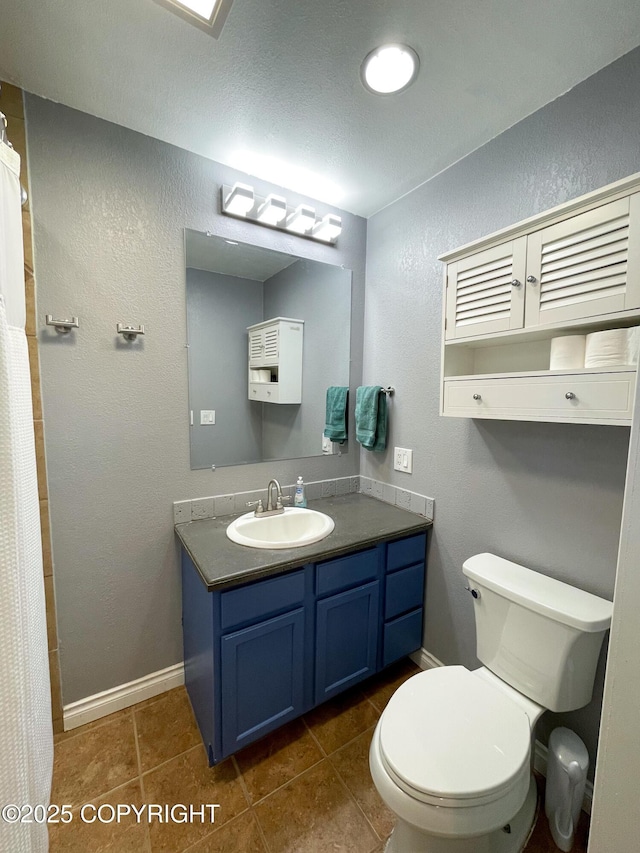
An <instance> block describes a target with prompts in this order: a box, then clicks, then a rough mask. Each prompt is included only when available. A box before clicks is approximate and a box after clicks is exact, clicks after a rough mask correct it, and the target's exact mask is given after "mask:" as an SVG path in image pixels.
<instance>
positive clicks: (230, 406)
mask: <svg viewBox="0 0 640 853" xmlns="http://www.w3.org/2000/svg"><path fill="white" fill-rule="evenodd" d="M185 257H186V288H187V336H188V345H189V348H188V367H189V408H190V410H191V426H190V438H191V468H192V469H197V468H211V467H212V466H215V467H216V468H217V467H219V466H223V465H242V464H247V463H252V462H267V461H269V462H271V461H275V460H281V459H296V458H300V457H305V456H321V455H322V431H323V429H324V423H325V398H326V391H327V388H328V387H329V386H330V385H348V384H349V363H350V338H351V270H346V269H343V268H342V267H339V266H334V265H332V264H326V263H321V262H319V261H312V260H308V259H305V258H299V257H295V256H293V255H288V254H284V253H282V252H276V251H273V250H271V249H263V248H261V247H258V246H251V245H248V244H245V243H236V242H235V241H231V240H226V239H224V238H222V237H217V236H215V235H213V236H212V235H209V234H205V233H202V232H199V231H192V230H190V229H185ZM276 317H287V318H295V319H297V320H302V321H304V340H303V347H302V393H301V397H300V399H301V402H300V403H296V404H274V403H269V402H260V401H257V400H255V399H254V400H251V399H249V383H248V380H249V378H250V374H249V357H248V334H247V327H248V326H252V325H255V324H257V323H261V322H263V321H265V320H269V319H271V318H276Z"/></svg>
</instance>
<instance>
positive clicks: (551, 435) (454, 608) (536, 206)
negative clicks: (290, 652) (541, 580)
mask: <svg viewBox="0 0 640 853" xmlns="http://www.w3.org/2000/svg"><path fill="white" fill-rule="evenodd" d="M639 92H640V50H636V51H634V52H633V53H631V54H629V55H627V56H626V57H624V58H623V59H621V60H619V61H618V62H616V63H614V64H613V65H611V66H609V67H608V68H606V69H605V70H603V71H602V72H601V73H599V74H597V75H596V76H594V77H592V78H591V79H589V80H587V81H585V82H584V83H583V84H581V85H580V86H578V87H576V88H575V89H574V90H572V91H571V92H569V93H567V94H566V95H564V96H563V97H562V98H560V99H558V100H557V101H555V102H553V103H552V104H549V105H548V106H546V107H545V108H543V109H542V110H540V111H539V112H537V113H535V114H534V115H532V116H530V117H529V118H527V119H525V120H524V121H522V122H520V123H519V124H517V125H516V126H515V127H513V128H511V129H510V130H508V131H507V132H506V133H503V134H502V135H501V136H499V137H497V138H496V139H494V140H492V141H491V142H490V143H488V144H487V145H486V146H484V147H483V148H481V149H479V150H478V151H476V152H474V153H473V154H472V155H470V156H469V157H467V158H465V159H464V160H462V161H461V162H459V163H457V164H455V165H454V166H452V167H451V168H450V169H448V170H447V171H445V172H443V173H442V174H440V175H439V176H437V177H436V178H434V179H433V180H431V181H429V182H428V183H426V184H424V185H422V186H421V187H419V188H417V189H416V190H414V191H413V192H412V193H410V194H409V195H408V196H406V197H404V198H402V199H401V200H399V201H398V202H396V203H395V204H393V205H391V206H390V207H387V208H386V209H384V210H383V211H381V212H380V213H378V214H376V215H375V216H374V217H373V218H371V219H370V220H369V221H368V233H367V303H366V317H365V350H364V364H365V369H364V382H365V383H373V382H380V383H381V384H387V383H391V384H393V385H395V387H396V394H395V396H394V397H393V398H392V401H391V414H390V424H391V427H390V442H389V443H390V446H391V447H393V445H394V444H395V445H401V446H403V447H412V448H415V452H414V473H413V475H410V476H408V475H404V474H402V473H394V472H393V471H392V455H391V451H390V450H388V451H387V452H386V453H385V454H384V455H383V456H380V457H378V456H376V455H375V454H362V455H361V463H362V470H361V473H362V474H363V475H365V476H370V477H375V478H376V479H379V480H384V481H386V482H390V483H393V484H394V485H398V486H404V487H405V488H409V489H411V490H412V491H416V492H419V493H422V494H426V495H430V496H432V497H434V498H435V499H436V518H435V526H434V529H433V534H432V538H431V546H430V554H429V568H428V580H427V589H426V622H425V636H424V646H425V648H427V649H428V650H429V651H430V652H432V653H433V654H434V655H436V656H437V657H438V658H440V659H441V660H442V661H444V662H445V663H449V664H452V663H462V664H464V665H467V666H474V665H476V658H475V636H474V622H473V612H472V604H471V599H470V597H469V596H468V593H466V592H465V591H464V578H463V576H462V574H461V566H462V563H463V561H464V560H465V559H466V558H467V557H469V556H470V555H472V554H474V553H477V552H481V551H493V552H495V553H497V554H500V555H502V556H504V557H507V558H508V559H512V560H515V561H517V562H521V563H523V564H524V565H527V566H530V567H532V568H535V569H540V570H541V571H544V572H545V573H547V574H549V575H552V576H554V577H557V578H559V579H561V580H564V581H568V582H572V583H575V585H577V586H580V587H583V588H584V589H587V590H589V591H590V592H594V593H597V594H601V595H604V596H606V597H609V598H610V597H612V594H613V583H614V575H615V567H616V555H617V548H618V537H619V530H620V519H621V511H622V497H623V488H624V476H625V463H626V456H627V448H628V439H629V430H628V429H626V428H624V427H605V426H583V425H567V424H545V423H515V422H513V423H510V422H507V421H504V422H501V421H494V422H491V421H473V420H465V419H457V418H440V417H439V416H438V395H439V367H440V341H441V317H442V314H441V312H442V286H443V285H442V282H443V269H442V265H441V264H440V263H439V262H438V260H437V256H438V255H439V254H440V253H442V252H444V251H446V250H449V249H453V248H455V247H456V246H458V245H462V244H464V243H467V242H469V241H471V240H474V239H476V238H478V237H481V236H483V235H485V234H487V233H490V232H491V231H494V230H496V229H498V228H501V227H503V226H507V225H509V224H511V223H513V222H517V221H518V220H520V219H523V218H525V217H528V216H531V215H533V214H536V213H538V212H540V211H543V210H546V209H547V208H549V207H552V206H554V205H556V204H559V203H561V202H563V201H565V200H567V199H570V198H573V197H575V196H579V195H581V194H582V193H585V192H588V191H590V190H594V189H596V188H598V187H600V186H603V185H604V184H607V183H609V182H612V181H614V180H617V179H619V178H623V177H625V176H626V175H629V174H631V173H633V172H637V171H639V170H640V96H639V94H638V93H639ZM602 671H603V666H602V661H601V667H600V672H599V676H598V685H597V688H596V694H597V695H596V699H595V700H594V702H593V703H592V704H591V705H590V706H588V707H587V708H585V709H583V710H580V711H577V712H574V713H572V714H567V715H564V716H563V717H561V718H558V717H557V716H554V715H545V717H544V718H543V724H542V730H543V733H544V732H545V731H548V730H549V729H550V728H551V727H552V726H553V725H556V724H558V722H560V720H562V721H564V722H566V724H568V725H570V726H571V727H573V728H574V729H575V730H576V731H577V732H578V733H579V734H580V735H581V736H582V737H583V738H584V740H585V741H586V743H587V746H588V747H589V749H590V751H591V754H592V758H595V756H594V751H595V744H596V739H597V728H598V717H599V709H600V693H601V690H602ZM592 766H593V765H592Z"/></svg>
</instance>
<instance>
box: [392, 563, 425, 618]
mask: <svg viewBox="0 0 640 853" xmlns="http://www.w3.org/2000/svg"><path fill="white" fill-rule="evenodd" d="M423 595H424V563H418V564H417V565H415V566H409V568H407V569H400V571H397V572H394V573H393V574H392V575H387V580H386V596H385V603H384V618H385V619H393V618H394V617H396V616H399V615H400V614H401V613H406V612H407V611H408V610H414V609H415V608H416V607H422V598H423Z"/></svg>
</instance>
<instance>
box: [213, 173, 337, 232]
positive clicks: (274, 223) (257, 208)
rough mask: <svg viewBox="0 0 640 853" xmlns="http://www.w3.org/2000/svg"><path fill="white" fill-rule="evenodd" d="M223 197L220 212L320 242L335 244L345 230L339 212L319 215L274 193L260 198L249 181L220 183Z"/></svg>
mask: <svg viewBox="0 0 640 853" xmlns="http://www.w3.org/2000/svg"><path fill="white" fill-rule="evenodd" d="M220 199H221V212H222V213H224V214H225V215H226V216H233V217H235V218H236V219H246V220H248V221H249V222H253V223H255V224H256V225H266V226H267V228H275V229H277V230H278V231H288V232H289V233H291V234H299V235H300V236H302V237H308V238H310V239H311V240H318V241H319V242H321V243H330V244H331V245H335V243H336V241H337V239H338V237H339V236H340V233H341V231H342V219H341V218H340V217H339V216H338V215H337V214H335V213H327V214H326V215H325V216H324V217H322V218H317V217H316V212H315V209H314V208H313V207H310V206H309V205H308V204H299V205H298V206H297V207H296V208H292V207H288V206H287V200H286V198H284V196H281V195H276V194H275V193H270V194H269V195H268V196H267V197H266V198H261V197H260V196H258V195H255V193H254V191H253V187H252V186H249V184H243V183H240V182H236V183H235V184H234V185H233V186H232V187H228V186H223V187H221V189H220ZM207 233H208V232H207ZM227 242H228V243H229V242H231V241H230V240H227Z"/></svg>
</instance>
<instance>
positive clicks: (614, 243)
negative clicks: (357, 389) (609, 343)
mask: <svg viewBox="0 0 640 853" xmlns="http://www.w3.org/2000/svg"><path fill="white" fill-rule="evenodd" d="M440 259H441V260H443V261H445V262H446V264H447V266H446V272H445V296H444V312H443V313H444V323H443V325H444V329H443V358H442V393H441V414H443V415H450V416H455V417H479V418H503V419H513V420H551V421H565V422H574V423H575V422H584V423H594V422H596V423H608V424H626V425H628V424H629V423H630V421H631V411H632V407H633V395H634V388H635V371H636V367H635V365H628V366H620V367H614V368H609V369H607V370H601V369H596V370H587V369H581V370H576V371H564V372H558V371H550V370H549V353H550V342H551V338H553V337H556V336H558V335H563V334H585V333H588V332H591V331H598V330H600V329H608V328H615V327H620V326H634V325H638V324H640V175H634V176H632V177H631V178H628V179H625V180H624V181H619V182H617V183H616V184H612V185H611V186H609V187H604V188H603V189H601V190H598V191H596V192H595V193H590V194H589V195H587V196H583V197H582V198H579V199H576V200H574V201H571V202H568V203H567V204H564V205H561V206H559V207H557V208H554V209H553V210H550V211H547V212H545V213H543V214H540V215H539V216H536V217H532V218H531V219H529V220H526V221H525V222H522V223H519V224H517V225H514V226H511V227H510V228H506V229H503V230H502V231H501V232H498V233H496V234H493V235H490V236H489V237H486V238H483V239H482V240H478V241H476V242H475V243H472V244H469V245H467V246H463V247H462V248H461V249H458V250H455V251H453V252H449V253H447V254H446V255H442V256H441V258H440Z"/></svg>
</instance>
